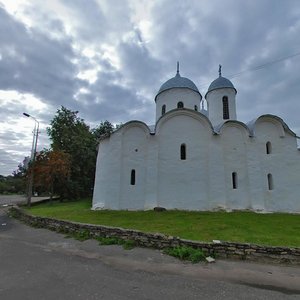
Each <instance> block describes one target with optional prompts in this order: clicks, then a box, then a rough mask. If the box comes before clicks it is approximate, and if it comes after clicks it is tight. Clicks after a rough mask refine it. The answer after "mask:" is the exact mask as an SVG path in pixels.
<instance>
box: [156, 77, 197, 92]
mask: <svg viewBox="0 0 300 300" xmlns="http://www.w3.org/2000/svg"><path fill="white" fill-rule="evenodd" d="M172 88H188V89H191V90H193V91H195V92H198V93H199V90H198V88H197V87H196V85H195V83H194V82H193V81H192V80H190V79H188V78H186V77H181V76H180V74H179V72H178V73H177V74H176V76H175V77H173V78H171V79H169V80H168V81H166V82H165V83H164V84H163V85H162V86H161V87H160V89H159V91H158V94H159V93H161V92H163V91H165V90H168V89H172Z"/></svg>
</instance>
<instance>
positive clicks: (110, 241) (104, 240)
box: [96, 236, 124, 246]
mask: <svg viewBox="0 0 300 300" xmlns="http://www.w3.org/2000/svg"><path fill="white" fill-rule="evenodd" d="M96 240H97V241H98V242H99V244H100V245H103V246H108V245H122V244H123V242H124V241H123V240H122V239H120V238H118V237H101V236H99V237H97V238H96Z"/></svg>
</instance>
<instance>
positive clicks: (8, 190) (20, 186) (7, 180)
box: [0, 175, 26, 195]
mask: <svg viewBox="0 0 300 300" xmlns="http://www.w3.org/2000/svg"><path fill="white" fill-rule="evenodd" d="M25 189H26V181H25V178H24V177H21V176H11V175H9V176H2V175H0V194H5V195H9V194H24V193H25Z"/></svg>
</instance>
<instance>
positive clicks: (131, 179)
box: [130, 169, 135, 185]
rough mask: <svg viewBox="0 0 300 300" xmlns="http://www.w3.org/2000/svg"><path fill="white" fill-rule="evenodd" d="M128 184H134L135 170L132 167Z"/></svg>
mask: <svg viewBox="0 0 300 300" xmlns="http://www.w3.org/2000/svg"><path fill="white" fill-rule="evenodd" d="M130 184H131V185H135V170H134V169H132V170H131V174H130Z"/></svg>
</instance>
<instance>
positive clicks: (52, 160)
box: [33, 150, 71, 201]
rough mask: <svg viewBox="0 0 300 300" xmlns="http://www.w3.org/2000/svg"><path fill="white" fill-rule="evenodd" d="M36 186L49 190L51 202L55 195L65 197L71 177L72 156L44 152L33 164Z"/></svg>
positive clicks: (55, 151)
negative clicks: (66, 187) (66, 186)
mask: <svg viewBox="0 0 300 300" xmlns="http://www.w3.org/2000/svg"><path fill="white" fill-rule="evenodd" d="M33 169H34V183H35V186H41V187H43V188H45V189H46V190H48V192H49V194H50V201H51V200H52V197H53V195H54V193H56V194H58V195H59V196H60V197H63V196H64V192H65V188H64V187H65V185H66V183H67V180H68V178H69V175H70V171H71V162H70V155H69V154H67V153H65V152H63V151H61V150H52V151H50V150H43V151H41V152H40V153H39V154H38V155H37V157H36V161H35V162H34V164H33Z"/></svg>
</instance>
